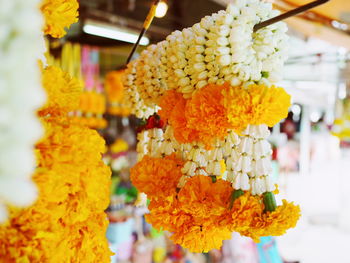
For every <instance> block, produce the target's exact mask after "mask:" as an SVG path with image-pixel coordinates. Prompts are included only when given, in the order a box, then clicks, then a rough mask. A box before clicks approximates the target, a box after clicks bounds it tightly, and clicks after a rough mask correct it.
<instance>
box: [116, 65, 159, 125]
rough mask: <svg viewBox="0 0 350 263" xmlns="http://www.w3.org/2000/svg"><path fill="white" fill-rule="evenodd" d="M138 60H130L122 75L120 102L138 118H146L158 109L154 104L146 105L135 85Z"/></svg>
mask: <svg viewBox="0 0 350 263" xmlns="http://www.w3.org/2000/svg"><path fill="white" fill-rule="evenodd" d="M137 65H138V61H137V60H135V61H132V62H131V63H129V64H128V68H127V69H126V70H125V74H124V76H123V83H124V85H125V95H124V97H123V102H122V104H123V105H124V106H125V107H126V108H128V109H130V110H131V113H132V114H134V115H135V116H136V117H138V118H145V119H147V118H148V117H149V116H151V115H153V114H154V113H155V112H157V111H158V107H157V106H156V105H155V104H152V105H151V106H146V104H145V101H144V100H143V98H141V96H140V93H139V91H138V88H137V86H136V72H137V70H136V67H137Z"/></svg>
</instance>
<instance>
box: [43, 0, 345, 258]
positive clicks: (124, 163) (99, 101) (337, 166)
mask: <svg viewBox="0 0 350 263" xmlns="http://www.w3.org/2000/svg"><path fill="white" fill-rule="evenodd" d="M229 2H230V0H195V1H194V0H163V1H162V7H161V9H160V10H158V14H157V15H158V16H159V17H158V18H155V19H154V21H153V23H152V25H151V27H150V29H149V30H148V31H147V33H146V35H145V36H144V37H143V39H142V40H141V45H140V47H139V48H138V49H137V52H136V53H135V55H134V58H136V57H137V56H138V54H139V53H140V52H141V51H142V49H143V48H144V47H146V46H147V45H148V44H151V43H156V42H158V41H161V40H163V39H164V38H165V37H166V36H167V35H168V34H170V33H171V32H172V31H174V30H177V29H183V28H185V27H188V26H192V25H193V24H194V23H196V22H198V21H199V20H200V19H201V18H202V17H204V16H206V15H209V14H211V13H213V12H217V11H218V10H220V9H224V8H225V6H226V5H227V4H228V3H229ZM270 2H272V3H273V4H274V6H275V7H276V8H278V9H280V10H281V11H282V12H285V11H286V10H290V9H292V8H295V7H297V6H299V5H302V4H305V3H308V2H309V0H272V1H270ZM151 4H152V1H151V0H80V20H79V22H78V23H77V24H74V25H73V26H72V28H71V29H70V31H69V33H68V35H67V36H66V37H65V38H64V39H60V40H53V39H52V40H50V41H49V43H48V45H49V50H50V53H51V55H50V57H49V58H48V59H49V60H50V61H51V62H52V63H54V64H58V65H61V66H62V68H63V69H64V70H67V71H68V72H69V73H70V74H71V75H72V76H75V77H78V78H79V79H80V80H81V81H82V82H83V83H84V87H85V92H84V93H83V95H82V97H81V102H80V107H79V109H77V110H76V114H75V118H76V121H77V122H84V123H86V124H88V125H89V126H90V127H92V128H95V129H97V130H98V131H99V132H100V134H101V135H102V136H103V137H104V138H105V139H106V142H107V145H108V150H107V152H106V154H105V157H104V159H105V161H106V162H107V163H108V164H109V165H110V166H111V168H112V171H113V184H112V189H111V191H112V192H111V194H112V195H111V204H110V207H109V208H108V210H107V213H108V215H109V219H110V226H109V228H108V232H107V237H108V239H109V242H110V246H111V249H112V250H113V251H114V252H116V253H117V254H116V256H114V257H113V259H112V260H113V262H125V263H126V262H142V263H147V262H156V263H158V262H232V263H250V262H256V263H257V262H270V263H271V262H272V263H282V262H300V263H323V262H324V263H330V262H334V263H349V262H350V253H349V251H348V246H349V244H350V195H349V192H350V53H349V49H350V1H349V0H331V1H330V2H328V3H326V4H324V5H322V6H320V7H317V8H315V9H313V10H311V11H309V12H306V13H303V14H302V15H299V16H297V17H293V18H289V19H287V20H286V22H287V23H288V25H289V35H290V54H289V59H288V61H287V63H286V66H285V72H284V81H283V82H281V83H279V85H281V86H282V87H284V88H286V89H287V91H288V92H289V93H290V94H292V97H293V105H292V107H291V108H290V113H289V115H288V117H287V118H286V119H285V120H284V121H282V122H281V123H280V124H279V125H277V126H276V127H274V128H273V130H272V136H271V143H272V144H273V148H274V155H273V157H274V176H275V179H276V181H277V182H278V183H279V184H280V191H281V193H282V196H283V197H284V198H288V199H290V200H295V202H296V203H298V204H300V206H301V208H302V213H303V216H302V219H301V220H300V222H299V224H298V226H297V227H296V228H295V229H293V230H290V231H289V232H288V233H287V234H286V235H285V236H282V237H279V238H277V239H275V238H266V239H263V240H261V242H260V243H259V244H254V243H253V242H252V241H251V240H249V239H248V238H242V237H240V236H238V234H233V237H232V240H230V241H227V242H225V244H224V246H223V248H222V250H221V251H212V252H210V253H209V254H190V253H188V252H187V251H185V250H183V249H182V248H180V247H178V246H176V245H174V244H172V243H171V242H170V241H169V240H168V239H167V233H159V232H157V231H155V230H154V229H152V227H151V226H150V225H148V224H147V223H146V222H145V221H144V219H143V214H144V213H147V209H145V208H137V207H135V206H134V203H135V201H140V200H137V199H138V198H140V196H139V195H138V193H137V190H136V189H135V188H134V187H133V186H132V184H131V182H130V180H129V168H130V167H132V166H133V164H134V163H135V161H136V152H135V146H136V130H137V126H138V125H139V122H140V121H139V120H138V119H136V118H135V117H133V116H130V115H129V110H128V109H127V108H125V107H124V106H123V105H122V104H121V103H120V102H121V99H122V96H123V91H122V89H123V87H122V84H121V82H120V73H118V72H117V70H118V69H120V68H121V67H123V65H124V64H125V61H126V59H127V56H128V55H129V52H130V50H131V48H132V43H134V42H135V41H136V39H137V36H138V33H139V31H140V29H141V28H142V24H143V20H144V19H145V17H146V15H147V13H148V11H149V8H150V6H151ZM160 16H163V17H160Z"/></svg>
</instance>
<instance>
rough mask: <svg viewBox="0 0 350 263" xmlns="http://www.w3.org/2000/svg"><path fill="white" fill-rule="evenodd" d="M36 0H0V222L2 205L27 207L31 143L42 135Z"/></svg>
mask: <svg viewBox="0 0 350 263" xmlns="http://www.w3.org/2000/svg"><path fill="white" fill-rule="evenodd" d="M38 6H39V1H38V0H11V1H8V0H0V61H1V63H0V222H4V221H5V220H6V218H7V209H6V206H5V204H12V205H15V206H20V207H22V206H27V205H30V204H31V203H32V202H33V201H34V200H35V198H36V193H37V192H36V187H35V184H34V183H33V182H32V181H31V175H32V173H33V171H34V169H35V166H36V161H35V156H34V144H35V143H36V141H37V140H38V139H39V138H40V136H41V135H42V129H41V126H40V123H39V120H38V119H37V118H36V112H35V111H36V109H37V108H38V107H40V106H41V105H42V104H43V103H44V101H45V95H44V92H43V90H42V88H41V81H40V71H39V67H38V58H39V57H41V54H42V52H43V49H44V45H43V36H42V32H41V28H42V25H43V23H42V22H43V21H42V17H41V14H40V12H39V9H38Z"/></svg>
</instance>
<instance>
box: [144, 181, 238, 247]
mask: <svg viewBox="0 0 350 263" xmlns="http://www.w3.org/2000/svg"><path fill="white" fill-rule="evenodd" d="M231 192H232V188H231V185H230V183H229V182H226V181H224V180H220V179H219V180H218V181H217V182H216V183H213V182H212V179H211V178H210V177H208V176H204V175H198V176H194V177H192V178H190V179H189V180H188V181H187V183H186V184H185V186H184V187H183V188H181V190H180V191H179V192H178V193H176V192H175V194H173V195H172V196H168V197H167V198H155V199H151V203H150V205H149V210H150V214H148V215H147V216H146V219H147V221H148V222H149V223H151V224H152V225H153V227H155V228H157V229H159V230H168V231H170V232H173V235H172V237H171V239H172V240H173V241H174V242H175V243H177V244H180V245H181V246H183V247H185V248H188V249H189V250H190V251H192V252H198V253H200V252H207V251H209V250H211V249H214V248H220V247H221V245H222V241H223V240H225V239H230V237H231V232H230V230H229V229H228V228H227V226H225V225H220V221H219V219H220V216H221V215H222V214H223V213H224V212H225V211H226V210H227V209H228V206H229V201H230V200H229V199H230V194H231Z"/></svg>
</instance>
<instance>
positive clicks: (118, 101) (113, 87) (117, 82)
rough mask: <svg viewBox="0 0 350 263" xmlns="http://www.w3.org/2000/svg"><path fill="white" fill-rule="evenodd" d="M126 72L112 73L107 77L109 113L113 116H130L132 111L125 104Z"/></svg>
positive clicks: (106, 87) (106, 88)
mask: <svg viewBox="0 0 350 263" xmlns="http://www.w3.org/2000/svg"><path fill="white" fill-rule="evenodd" d="M123 74H124V70H118V71H110V72H108V73H107V75H106V79H105V90H106V94H107V100H108V109H107V111H108V113H109V114H111V115H120V116H129V115H130V110H129V109H128V108H126V107H125V105H124V104H123V97H124V85H123V82H122V76H123Z"/></svg>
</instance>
